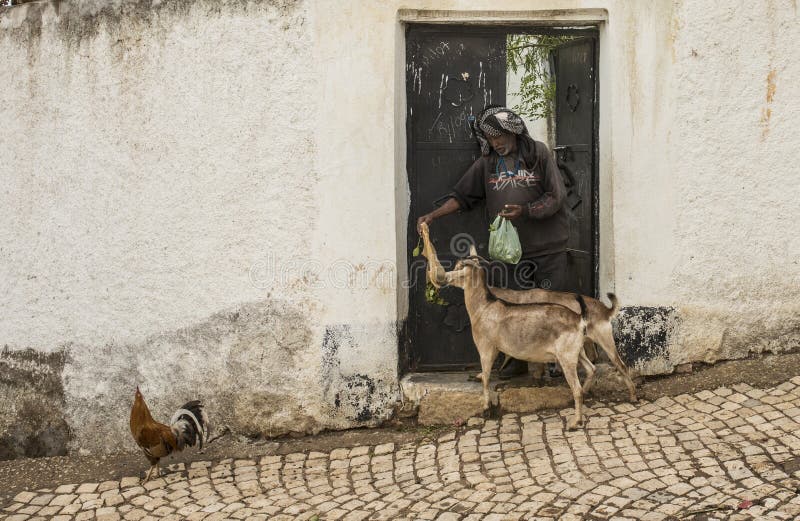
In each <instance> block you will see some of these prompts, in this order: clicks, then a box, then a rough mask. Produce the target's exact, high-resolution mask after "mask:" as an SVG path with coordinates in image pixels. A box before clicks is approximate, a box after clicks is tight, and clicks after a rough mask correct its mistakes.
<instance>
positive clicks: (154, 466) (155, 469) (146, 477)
mask: <svg viewBox="0 0 800 521" xmlns="http://www.w3.org/2000/svg"><path fill="white" fill-rule="evenodd" d="M154 471H155V474H156V477H158V476H160V475H161V472H160V469H159V468H158V463H156V464H155V465H153V466H151V467H150V470H148V471H147V475H146V476H145V477H144V480H142V485H144V484H145V483H147V482H148V481H150V478H152V477H153V472H154Z"/></svg>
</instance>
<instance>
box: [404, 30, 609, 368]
mask: <svg viewBox="0 0 800 521" xmlns="http://www.w3.org/2000/svg"><path fill="white" fill-rule="evenodd" d="M510 32H514V30H513V29H508V30H504V29H502V28H479V27H462V28H458V27H422V26H414V27H411V28H409V30H408V32H407V34H406V37H407V38H406V42H407V48H406V60H407V61H406V95H407V140H408V162H407V168H408V176H409V188H410V192H411V208H410V213H409V222H408V244H407V252H408V261H409V267H410V268H409V270H410V273H409V279H410V281H411V283H412V285H411V287H410V289H409V295H408V298H409V312H408V319H407V321H406V323H405V324H404V328H403V331H402V334H401V357H402V365H403V366H404V368H407V369H410V370H412V371H428V370H458V369H464V368H468V367H477V366H478V365H479V360H478V354H477V351H476V349H475V347H474V344H473V342H472V332H471V330H470V326H469V317H468V315H467V312H466V309H465V307H464V298H463V292H462V291H461V290H460V289H457V288H445V289H443V290H442V291H441V296H442V298H443V299H444V300H445V301H446V302H447V305H445V306H440V305H437V304H433V303H429V302H427V301H426V299H425V273H424V270H425V263H424V261H423V259H422V258H416V259H415V258H412V257H411V252H412V250H413V249H414V247H415V246H416V245H417V240H418V235H417V231H416V221H417V218H418V217H419V216H421V215H423V214H425V213H427V212H429V211H431V210H432V209H433V208H434V203H435V201H436V200H437V199H441V198H443V197H444V196H446V195H447V194H448V193H449V192H450V191H451V190H452V187H453V185H454V184H455V183H456V182H457V181H458V180H459V179H460V178H461V176H462V175H463V174H464V172H465V171H466V170H467V168H468V167H469V166H470V165H471V164H472V163H473V162H474V161H475V160H476V159H477V158H478V157H479V154H480V151H479V149H478V146H477V144H476V142H475V139H474V137H473V135H472V132H471V129H470V116H474V115H477V114H478V113H479V112H480V111H481V110H482V109H483V108H484V107H485V106H486V105H488V104H492V103H494V104H501V105H502V104H505V101H506V38H507V34H508V33H510ZM553 66H554V69H555V72H556V78H557V101H556V126H557V127H556V128H557V144H558V145H559V147H557V148H558V152H559V156H560V158H561V160H562V161H561V164H562V166H563V167H564V170H565V171H567V172H568V174H569V175H567V177H568V178H569V177H570V175H571V176H572V178H573V179H574V182H572V183H571V186H570V190H571V195H570V198H569V201H570V205H571V206H574V209H573V215H572V217H571V230H570V232H571V239H570V243H569V252H568V263H569V264H568V269H569V270H570V279H571V285H572V289H574V290H579V291H581V292H582V293H584V294H586V295H594V294H595V290H594V281H595V280H596V276H595V266H596V261H595V259H596V246H595V245H596V238H595V236H594V230H595V226H594V220H595V204H596V203H595V197H594V194H595V193H596V188H595V184H594V179H595V178H596V177H595V173H594V157H595V139H594V136H595V129H594V128H595V122H596V116H595V106H596V103H595V83H594V82H595V74H596V62H595V39H594V38H588V39H581V40H578V41H575V42H571V43H569V44H567V45H565V46H563V47H560V48H558V49H557V51H556V52H555V53H554V55H553ZM487 221H488V219H487V216H486V214H485V210H484V209H483V208H476V209H474V210H472V211H470V212H466V213H457V214H453V215H450V216H447V217H444V218H441V219H439V220H437V221H435V222H434V223H433V225H432V226H431V237H432V240H433V243H434V245H435V247H436V249H437V251H438V254H439V258H440V260H441V262H442V264H443V265H444V267H445V269H450V268H452V265H453V264H454V263H455V260H456V259H457V258H458V257H462V256H464V255H465V254H466V253H467V251H468V246H469V244H470V243H472V242H474V243H475V244H476V246H477V248H478V251H479V253H481V254H482V255H484V256H487V251H486V249H487V244H488V235H489V234H488V230H487V227H488V222H487Z"/></svg>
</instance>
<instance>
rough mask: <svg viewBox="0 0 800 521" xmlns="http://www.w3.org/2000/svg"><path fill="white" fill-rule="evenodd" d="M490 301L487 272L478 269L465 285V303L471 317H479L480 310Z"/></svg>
mask: <svg viewBox="0 0 800 521" xmlns="http://www.w3.org/2000/svg"><path fill="white" fill-rule="evenodd" d="M489 302H490V299H489V287H488V286H487V285H486V273H485V272H484V271H483V270H480V271H478V273H477V274H475V275H474V276H473V277H470V280H469V282H468V283H467V284H466V285H465V286H464V304H466V306H467V311H468V312H469V315H470V317H477V316H478V314H479V313H480V310H481V309H482V308H484V307H485V306H487V305H488V304H489Z"/></svg>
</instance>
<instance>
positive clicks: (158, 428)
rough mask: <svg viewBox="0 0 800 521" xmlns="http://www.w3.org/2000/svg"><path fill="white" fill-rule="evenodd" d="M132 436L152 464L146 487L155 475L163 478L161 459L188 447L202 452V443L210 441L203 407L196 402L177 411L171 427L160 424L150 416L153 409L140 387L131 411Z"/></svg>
mask: <svg viewBox="0 0 800 521" xmlns="http://www.w3.org/2000/svg"><path fill="white" fill-rule="evenodd" d="M131 434H133V439H134V440H136V444H137V445H139V447H141V448H142V451H144V455H145V456H146V457H147V459H148V460H149V461H150V465H151V466H150V470H149V471H148V472H147V476H145V478H144V481H142V483H147V481H148V480H150V478H151V477H152V474H153V473H154V472H155V473H156V477H158V476H160V475H161V470H160V469H159V468H158V461H159V460H160V459H161V458H163V457H165V456H168V455H169V454H171V453H172V452H174V451H181V450H183V448H184V447H186V446H189V447H194V446H195V445H199V448H200V449H202V448H203V440H204V439H207V437H208V417H207V416H206V413H205V412H204V411H203V405H202V404H201V403H200V402H199V401H197V400H194V401H191V402H187V403H185V404H183V406H182V407H181V408H180V409H178V410H177V411H175V414H173V415H172V419H171V420H170V421H169V425H164V424H163V423H159V422H157V421H155V420H154V419H153V417H152V416H151V415H150V409H148V408H147V404H146V403H144V398H143V397H142V393H141V392H140V391H139V387H136V394H135V395H134V398H133V407H131Z"/></svg>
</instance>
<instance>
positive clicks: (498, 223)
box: [489, 215, 522, 264]
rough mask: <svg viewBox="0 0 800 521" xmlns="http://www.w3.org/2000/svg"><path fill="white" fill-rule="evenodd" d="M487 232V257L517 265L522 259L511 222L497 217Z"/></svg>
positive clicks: (515, 231)
mask: <svg viewBox="0 0 800 521" xmlns="http://www.w3.org/2000/svg"><path fill="white" fill-rule="evenodd" d="M489 232H490V233H489V257H491V258H493V259H494V260H499V261H503V262H507V263H508V264H516V263H518V262H519V259H520V258H521V257H522V246H521V245H520V243H519V235H517V229H516V228H514V225H513V224H511V221H509V220H508V219H506V218H505V217H500V216H499V215H498V216H497V218H496V219H495V220H494V222H493V223H492V225H491V226H489Z"/></svg>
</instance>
